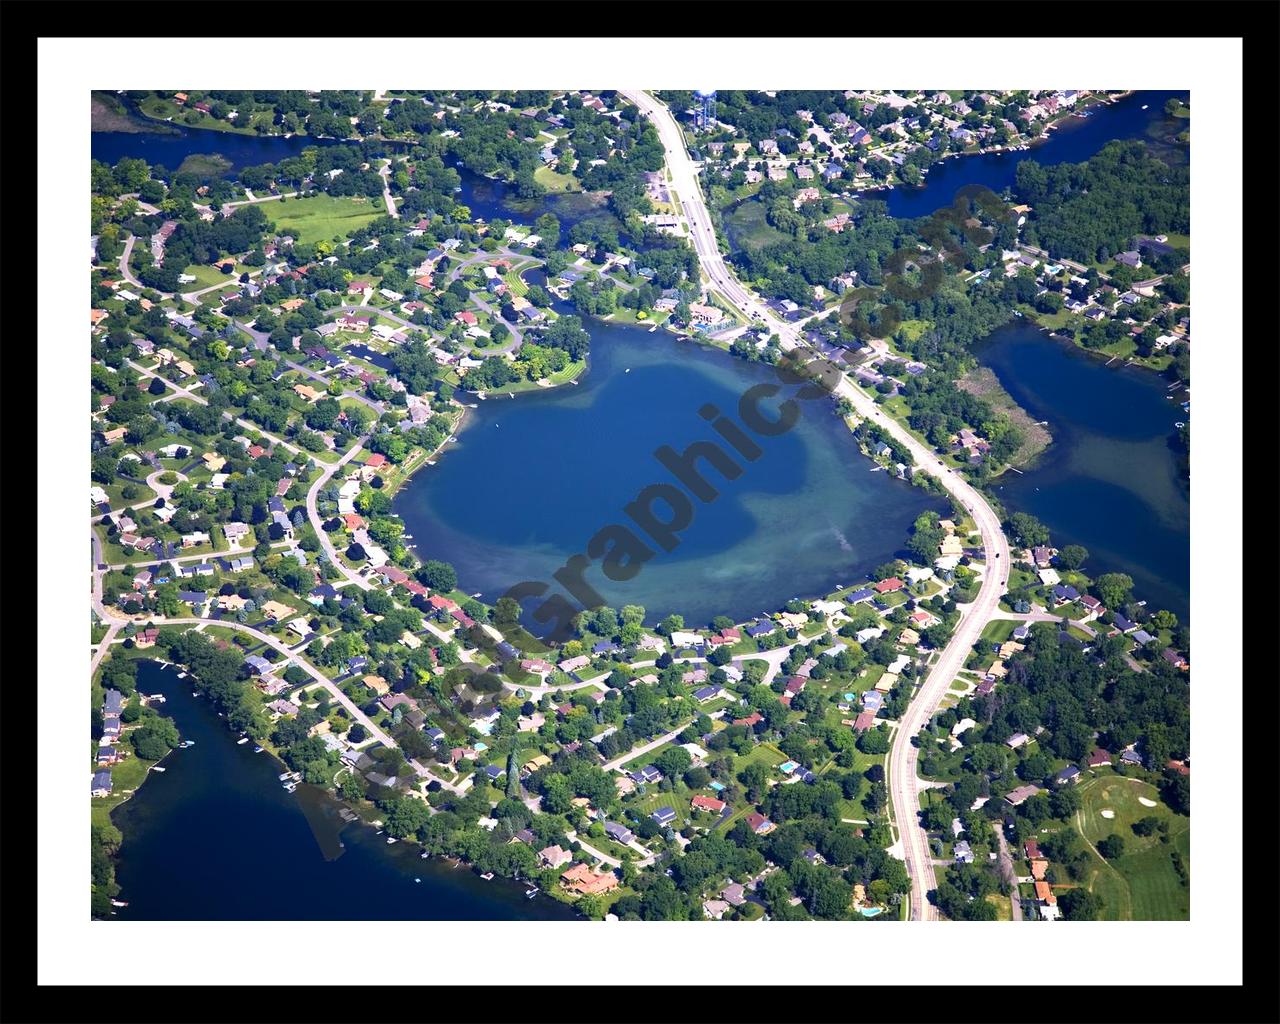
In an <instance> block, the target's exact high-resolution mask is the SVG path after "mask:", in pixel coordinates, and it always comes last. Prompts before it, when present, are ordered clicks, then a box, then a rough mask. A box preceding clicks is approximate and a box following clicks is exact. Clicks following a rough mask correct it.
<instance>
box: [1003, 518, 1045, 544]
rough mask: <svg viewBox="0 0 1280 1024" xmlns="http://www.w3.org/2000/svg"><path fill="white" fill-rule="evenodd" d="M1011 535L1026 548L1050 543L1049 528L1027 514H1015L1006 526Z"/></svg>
mask: <svg viewBox="0 0 1280 1024" xmlns="http://www.w3.org/2000/svg"><path fill="white" fill-rule="evenodd" d="M1006 525H1007V527H1008V530H1009V535H1010V536H1011V537H1012V538H1013V540H1014V541H1016V542H1017V543H1018V544H1020V545H1021V546H1022V547H1025V548H1033V547H1037V546H1038V545H1041V544H1048V543H1049V528H1048V527H1047V526H1045V525H1044V523H1042V522H1040V520H1039V519H1037V518H1036V517H1035V516H1033V515H1030V514H1029V513H1027V512H1015V513H1013V515H1011V516H1010V517H1009V521H1008V523H1007V524H1006Z"/></svg>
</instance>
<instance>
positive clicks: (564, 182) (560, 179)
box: [533, 166, 581, 192]
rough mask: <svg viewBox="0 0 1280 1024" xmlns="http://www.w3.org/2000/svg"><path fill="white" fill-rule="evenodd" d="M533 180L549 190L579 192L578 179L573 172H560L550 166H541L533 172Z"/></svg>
mask: <svg viewBox="0 0 1280 1024" xmlns="http://www.w3.org/2000/svg"><path fill="white" fill-rule="evenodd" d="M533 180H534V181H536V182H537V183H538V184H539V185H541V186H542V187H543V188H545V189H546V190H547V191H548V192H579V191H581V188H580V186H579V185H578V179H577V178H575V177H574V176H573V175H572V174H560V173H559V172H558V171H553V170H552V169H551V168H550V167H546V166H543V167H539V168H538V169H537V170H536V171H534V172H533Z"/></svg>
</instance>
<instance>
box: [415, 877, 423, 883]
mask: <svg viewBox="0 0 1280 1024" xmlns="http://www.w3.org/2000/svg"><path fill="white" fill-rule="evenodd" d="M414 881H415V882H418V883H421V882H422V879H421V878H415V879H414Z"/></svg>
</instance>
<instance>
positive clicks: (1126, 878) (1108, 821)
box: [1076, 774, 1191, 921]
mask: <svg viewBox="0 0 1280 1024" xmlns="http://www.w3.org/2000/svg"><path fill="white" fill-rule="evenodd" d="M1080 790H1081V796H1082V797H1083V801H1082V803H1081V807H1080V810H1079V811H1078V812H1077V815H1076V824H1077V827H1079V828H1080V830H1081V833H1082V834H1083V835H1084V837H1085V838H1086V839H1088V840H1089V842H1091V843H1093V844H1095V845H1096V844H1097V843H1098V842H1099V841H1100V840H1102V839H1104V838H1106V837H1107V836H1109V835H1110V834H1111V833H1113V832H1115V833H1117V834H1119V835H1121V836H1123V837H1124V843H1125V852H1124V853H1123V854H1122V855H1121V856H1120V857H1118V858H1116V859H1115V860H1113V861H1105V862H1104V861H1102V860H1101V858H1095V863H1096V866H1095V870H1094V874H1093V876H1092V877H1091V878H1090V880H1089V883H1088V884H1089V886H1090V888H1091V889H1093V891H1094V892H1096V893H1097V894H1098V895H1099V896H1101V897H1102V899H1103V901H1104V903H1105V906H1104V908H1103V916H1104V917H1105V918H1107V919H1108V920H1122V921H1123V920H1132V921H1185V920H1188V919H1189V918H1190V914H1191V893H1190V889H1189V888H1187V887H1186V886H1184V885H1183V884H1182V882H1181V881H1180V880H1179V878H1178V874H1177V871H1176V870H1175V869H1174V867H1173V862H1172V859H1171V855H1172V854H1173V853H1174V852H1177V853H1179V854H1180V855H1181V856H1182V858H1183V860H1184V861H1185V862H1186V863H1187V865H1188V868H1189V866H1190V861H1191V821H1190V819H1188V818H1185V817H1183V816H1182V815H1180V814H1175V813H1174V812H1173V811H1171V810H1170V809H1169V808H1168V807H1167V806H1165V804H1163V803H1162V802H1161V801H1160V799H1159V794H1158V792H1157V790H1156V788H1155V787H1154V786H1152V785H1150V784H1149V783H1146V782H1141V781H1138V780H1137V779H1130V778H1125V777H1123V776H1119V775H1113V774H1104V775H1101V776H1099V777H1097V778H1094V779H1090V780H1088V781H1087V782H1082V783H1081V784H1080ZM1140 797H1141V798H1145V799H1148V800H1154V801H1155V802H1156V806H1155V807H1145V806H1143V805H1142V804H1141V803H1140V802H1139V798H1140ZM1104 809H1106V810H1112V811H1114V812H1115V817H1113V818H1104V817H1103V816H1102V815H1101V813H1100V812H1101V811H1102V810H1104ZM1148 816H1151V817H1156V818H1159V819H1161V820H1167V821H1168V822H1169V840H1170V841H1169V842H1168V843H1162V842H1161V841H1160V836H1159V835H1158V834H1157V835H1153V836H1145V837H1144V836H1137V835H1135V834H1134V832H1133V829H1132V827H1131V826H1132V825H1133V823H1134V822H1135V821H1137V820H1138V819H1139V818H1145V817H1148Z"/></svg>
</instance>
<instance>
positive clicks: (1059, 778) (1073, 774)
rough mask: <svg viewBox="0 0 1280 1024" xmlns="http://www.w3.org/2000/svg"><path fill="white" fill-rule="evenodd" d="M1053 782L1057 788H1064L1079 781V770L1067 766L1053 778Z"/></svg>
mask: <svg viewBox="0 0 1280 1024" xmlns="http://www.w3.org/2000/svg"><path fill="white" fill-rule="evenodd" d="M1053 781H1054V782H1055V783H1057V784H1058V785H1059V786H1066V785H1068V784H1074V783H1076V782H1079V781H1080V769H1079V768H1077V767H1076V766H1075V765H1073V764H1069V765H1067V767H1065V768H1063V769H1062V771H1060V772H1058V774H1057V775H1055V776H1054V777H1053Z"/></svg>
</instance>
